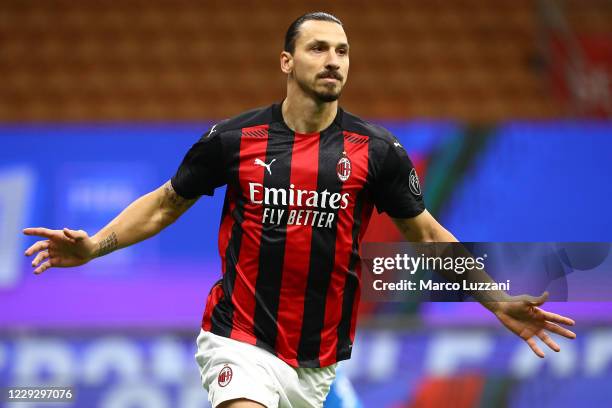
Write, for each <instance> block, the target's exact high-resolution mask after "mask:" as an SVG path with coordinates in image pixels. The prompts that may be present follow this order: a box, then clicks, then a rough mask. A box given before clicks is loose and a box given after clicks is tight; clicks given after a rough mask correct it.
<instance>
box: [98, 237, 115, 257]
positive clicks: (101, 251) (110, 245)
mask: <svg viewBox="0 0 612 408" xmlns="http://www.w3.org/2000/svg"><path fill="white" fill-rule="evenodd" d="M118 246H119V241H118V240H117V234H115V232H114V231H112V232H111V234H110V235H109V236H108V237H106V238H104V239H103V240H102V241H100V243H99V244H98V250H97V251H96V257H100V256H104V255H106V254H110V253H111V252H113V251H114V250H115V249H117V247H118Z"/></svg>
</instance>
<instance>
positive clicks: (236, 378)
mask: <svg viewBox="0 0 612 408" xmlns="http://www.w3.org/2000/svg"><path fill="white" fill-rule="evenodd" d="M197 344H198V352H197V353H196V355H195V358H196V361H197V362H198V365H199V366H200V375H201V378H202V385H203V386H204V388H205V389H206V390H207V391H208V400H209V401H210V403H211V404H212V406H213V407H217V406H218V405H219V404H221V403H222V402H225V401H229V400H233V399H237V398H246V399H249V400H252V401H256V402H259V403H260V404H263V405H264V406H266V407H267V408H277V407H279V408H311V407H312V408H315V407H316V408H321V407H322V406H323V403H324V402H325V398H326V397H327V393H328V392H329V387H330V386H331V383H332V382H333V380H334V378H335V376H336V364H334V365H331V366H328V367H323V368H294V367H291V366H290V365H288V364H287V363H285V362H284V361H282V360H281V359H280V358H278V357H276V356H275V355H274V354H272V353H270V352H268V351H266V350H264V349H262V348H260V347H257V346H253V345H251V344H248V343H243V342H240V341H237V340H232V339H229V338H226V337H222V336H217V335H216V334H213V333H210V332H207V331H204V330H201V331H200V335H199V336H198V340H197Z"/></svg>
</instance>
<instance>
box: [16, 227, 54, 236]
mask: <svg viewBox="0 0 612 408" xmlns="http://www.w3.org/2000/svg"><path fill="white" fill-rule="evenodd" d="M23 233H24V234H25V235H37V236H39V237H45V238H52V237H54V236H56V232H55V231H54V230H50V229H48V228H26V229H24V230H23Z"/></svg>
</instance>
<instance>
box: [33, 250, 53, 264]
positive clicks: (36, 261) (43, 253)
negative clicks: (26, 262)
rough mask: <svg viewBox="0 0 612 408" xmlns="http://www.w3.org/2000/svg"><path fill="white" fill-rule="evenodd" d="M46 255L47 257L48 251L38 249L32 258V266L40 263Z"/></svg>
mask: <svg viewBox="0 0 612 408" xmlns="http://www.w3.org/2000/svg"><path fill="white" fill-rule="evenodd" d="M48 257H49V251H40V252H39V253H38V255H36V258H34V260H33V261H32V266H38V264H39V263H41V262H42V261H44V260H45V259H47V258H48Z"/></svg>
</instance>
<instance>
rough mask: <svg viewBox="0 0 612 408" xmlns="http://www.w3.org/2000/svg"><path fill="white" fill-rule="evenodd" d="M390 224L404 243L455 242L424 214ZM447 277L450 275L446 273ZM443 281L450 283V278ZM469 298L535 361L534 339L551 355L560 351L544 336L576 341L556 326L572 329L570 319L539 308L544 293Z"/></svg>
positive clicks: (482, 275)
mask: <svg viewBox="0 0 612 408" xmlns="http://www.w3.org/2000/svg"><path fill="white" fill-rule="evenodd" d="M393 221H394V222H395V225H397V227H398V228H399V230H400V231H401V232H402V235H403V236H404V238H406V240H408V241H412V242H458V241H457V239H456V238H455V237H454V236H453V234H451V233H450V232H448V231H447V230H446V229H445V228H444V227H442V225H440V223H438V221H436V220H435V219H434V217H432V215H431V214H430V213H429V212H428V211H427V210H425V211H423V212H422V213H421V214H419V215H417V216H416V217H413V218H405V219H399V218H394V219H393ZM474 272H475V275H474V276H473V278H474V279H475V280H477V281H478V282H493V280H492V279H491V277H490V276H489V275H488V274H487V273H486V272H485V271H484V270H476V271H474ZM450 273H453V272H452V271H450ZM445 277H446V278H447V279H452V277H451V276H445ZM473 295H474V297H475V298H476V299H477V300H478V301H480V303H482V305H483V306H485V307H486V308H487V309H489V310H490V311H491V312H493V313H494V314H495V316H496V317H497V318H498V319H499V321H500V322H501V323H502V324H503V325H504V326H505V327H506V328H507V329H508V330H510V331H511V332H513V333H514V334H516V335H517V336H519V337H520V338H522V339H523V340H525V342H526V343H527V344H528V345H529V347H531V349H532V350H533V352H534V353H535V354H536V355H537V356H538V357H544V352H543V351H542V350H541V349H540V348H539V347H538V345H537V343H536V341H535V337H536V336H537V337H538V338H539V339H540V340H542V341H543V342H544V343H545V344H546V345H547V346H548V347H550V348H551V349H552V350H554V351H559V350H561V348H560V347H559V345H558V344H557V343H556V342H555V341H554V340H553V339H552V338H551V337H550V336H549V335H548V333H547V332H551V333H556V334H559V335H561V336H563V337H566V338H569V339H574V338H576V334H575V333H574V332H572V331H570V330H568V329H566V328H564V327H562V326H559V324H563V325H567V326H573V325H574V321H573V320H572V319H570V318H567V317H565V316H561V315H558V314H555V313H550V312H547V311H545V310H542V309H541V308H540V306H542V305H543V304H544V302H546V300H547V299H548V293H547V292H545V293H544V294H542V295H541V296H539V297H533V296H528V295H521V296H510V295H508V294H506V293H505V292H503V291H497V292H494V293H489V294H486V295H483V294H479V293H473Z"/></svg>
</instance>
